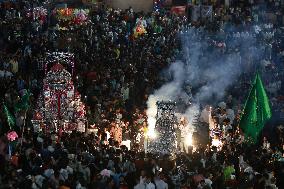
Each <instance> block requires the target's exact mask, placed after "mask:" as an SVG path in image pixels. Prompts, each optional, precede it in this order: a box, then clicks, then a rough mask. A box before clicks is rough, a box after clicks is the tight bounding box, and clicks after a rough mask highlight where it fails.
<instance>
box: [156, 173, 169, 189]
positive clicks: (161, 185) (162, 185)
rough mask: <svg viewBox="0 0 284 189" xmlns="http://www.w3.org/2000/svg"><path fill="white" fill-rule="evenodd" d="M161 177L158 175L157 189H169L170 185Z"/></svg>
mask: <svg viewBox="0 0 284 189" xmlns="http://www.w3.org/2000/svg"><path fill="white" fill-rule="evenodd" d="M161 177H162V175H161V174H158V175H157V176H156V178H155V184H156V189H168V184H167V183H166V182H165V181H163V180H162V179H161Z"/></svg>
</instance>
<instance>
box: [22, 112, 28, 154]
mask: <svg viewBox="0 0 284 189" xmlns="http://www.w3.org/2000/svg"><path fill="white" fill-rule="evenodd" d="M27 111H28V110H26V111H25V115H24V124H23V127H22V134H21V145H20V153H21V152H22V147H23V140H24V132H25V126H26V117H27Z"/></svg>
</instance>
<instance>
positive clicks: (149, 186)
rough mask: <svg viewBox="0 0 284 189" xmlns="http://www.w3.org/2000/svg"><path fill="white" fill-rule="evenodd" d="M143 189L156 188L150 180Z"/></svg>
mask: <svg viewBox="0 0 284 189" xmlns="http://www.w3.org/2000/svg"><path fill="white" fill-rule="evenodd" d="M145 189H156V187H155V185H154V184H153V183H151V182H150V183H148V184H146V187H145Z"/></svg>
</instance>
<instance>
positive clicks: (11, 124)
mask: <svg viewBox="0 0 284 189" xmlns="http://www.w3.org/2000/svg"><path fill="white" fill-rule="evenodd" d="M3 109H4V114H5V116H6V117H7V122H8V125H9V127H10V129H11V128H12V127H14V126H15V124H16V121H15V118H14V116H13V115H12V114H11V112H10V111H9V110H8V108H7V106H6V105H5V104H3Z"/></svg>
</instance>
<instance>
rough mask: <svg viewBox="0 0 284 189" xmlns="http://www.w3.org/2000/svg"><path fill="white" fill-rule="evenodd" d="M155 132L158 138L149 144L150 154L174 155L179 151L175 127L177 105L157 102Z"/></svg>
mask: <svg viewBox="0 0 284 189" xmlns="http://www.w3.org/2000/svg"><path fill="white" fill-rule="evenodd" d="M157 108H158V109H157V115H156V119H157V121H156V125H155V132H156V137H155V138H154V139H152V140H151V141H150V142H149V146H148V152H150V153H153V154H157V155H165V154H168V155H173V154H174V153H175V152H176V151H177V136H176V130H175V126H177V124H178V122H177V117H176V115H175V108H176V103H175V102H171V101H158V102H157Z"/></svg>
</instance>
